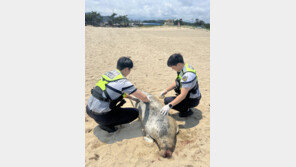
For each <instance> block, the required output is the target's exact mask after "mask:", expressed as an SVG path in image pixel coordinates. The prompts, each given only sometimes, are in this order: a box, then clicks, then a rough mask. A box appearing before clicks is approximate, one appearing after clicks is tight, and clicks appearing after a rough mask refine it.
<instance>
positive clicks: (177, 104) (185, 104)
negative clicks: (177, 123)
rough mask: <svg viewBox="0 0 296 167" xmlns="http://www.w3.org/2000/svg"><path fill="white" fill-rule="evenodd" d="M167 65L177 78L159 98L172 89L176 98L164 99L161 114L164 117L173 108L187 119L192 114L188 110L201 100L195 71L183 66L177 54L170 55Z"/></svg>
mask: <svg viewBox="0 0 296 167" xmlns="http://www.w3.org/2000/svg"><path fill="white" fill-rule="evenodd" d="M167 65H168V66H169V67H171V68H172V69H173V70H175V71H177V78H176V80H175V81H174V82H173V84H172V85H171V86H169V87H168V88H166V89H165V90H164V91H163V92H161V94H160V96H162V97H164V95H165V94H167V92H169V91H171V90H173V89H174V90H175V92H176V95H177V96H174V97H166V98H165V99H164V104H166V105H165V106H164V107H163V108H162V109H161V113H162V114H163V115H166V114H167V113H168V112H169V110H170V109H171V108H173V109H175V110H177V111H179V116H180V117H188V116H190V115H192V114H193V112H192V110H191V109H190V108H193V107H196V106H197V105H198V104H199V100H200V99H201V94H200V92H199V87H198V80H197V75H196V70H194V68H193V67H192V66H191V65H189V64H187V63H186V64H185V63H184V60H183V57H182V55H181V54H179V53H176V54H173V55H171V56H170V57H169V59H168V62H167Z"/></svg>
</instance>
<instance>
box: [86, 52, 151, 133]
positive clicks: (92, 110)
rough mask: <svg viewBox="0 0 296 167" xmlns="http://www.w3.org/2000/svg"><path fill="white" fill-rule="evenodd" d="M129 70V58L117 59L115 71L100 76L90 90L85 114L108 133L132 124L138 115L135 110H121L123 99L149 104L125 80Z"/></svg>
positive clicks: (130, 62) (130, 65)
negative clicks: (123, 125)
mask: <svg viewBox="0 0 296 167" xmlns="http://www.w3.org/2000/svg"><path fill="white" fill-rule="evenodd" d="M131 68H133V62H132V60H131V59H130V58H128V57H121V58H119V59H118V61H117V69H116V70H113V71H109V72H107V73H105V74H104V75H102V77H101V79H100V80H99V82H98V83H97V84H96V86H95V87H94V88H93V89H92V90H91V94H92V95H91V96H90V97H89V99H88V102H87V106H86V113H87V114H88V115H89V116H90V117H91V118H93V119H94V120H95V121H96V122H97V123H98V124H99V127H100V128H101V129H103V130H105V131H107V132H109V133H111V132H115V131H116V130H117V129H118V128H116V127H115V126H116V125H120V124H125V123H129V122H132V121H133V120H135V119H136V118H137V117H138V115H139V111H138V110H137V109H136V108H121V106H122V105H123V104H124V103H125V100H124V99H123V98H124V97H126V98H130V99H132V100H135V101H137V100H138V99H140V100H142V101H143V102H149V100H148V98H147V96H146V95H144V94H143V93H142V92H141V91H139V90H137V89H136V88H135V86H134V85H133V84H132V83H131V82H130V81H128V80H127V78H126V76H127V75H129V73H130V71H131ZM130 95H133V96H135V97H137V98H138V99H137V98H134V97H132V96H130Z"/></svg>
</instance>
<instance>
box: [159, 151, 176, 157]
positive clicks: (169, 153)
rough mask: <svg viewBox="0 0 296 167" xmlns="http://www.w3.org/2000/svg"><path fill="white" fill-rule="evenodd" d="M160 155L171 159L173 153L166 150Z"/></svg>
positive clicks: (160, 152)
mask: <svg viewBox="0 0 296 167" xmlns="http://www.w3.org/2000/svg"><path fill="white" fill-rule="evenodd" d="M159 154H160V155H161V156H162V157H163V158H171V157H172V154H173V151H172V150H171V149H166V150H160V151H159Z"/></svg>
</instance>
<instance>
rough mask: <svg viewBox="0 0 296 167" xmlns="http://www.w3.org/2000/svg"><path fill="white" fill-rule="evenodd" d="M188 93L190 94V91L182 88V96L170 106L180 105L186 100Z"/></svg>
mask: <svg viewBox="0 0 296 167" xmlns="http://www.w3.org/2000/svg"><path fill="white" fill-rule="evenodd" d="M188 92H189V89H187V88H182V89H181V94H180V95H178V96H177V97H176V98H175V99H174V100H173V101H171V102H170V104H172V105H173V106H175V105H177V104H179V103H180V102H181V101H183V100H184V99H185V98H186V96H187V94H188Z"/></svg>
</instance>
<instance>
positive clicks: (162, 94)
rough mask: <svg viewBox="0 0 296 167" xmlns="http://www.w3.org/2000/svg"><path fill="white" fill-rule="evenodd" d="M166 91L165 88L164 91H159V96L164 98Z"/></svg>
mask: <svg viewBox="0 0 296 167" xmlns="http://www.w3.org/2000/svg"><path fill="white" fill-rule="evenodd" d="M167 93H168V91H167V90H164V91H162V92H161V93H160V98H162V99H163V98H164V95H166V94H167Z"/></svg>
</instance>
